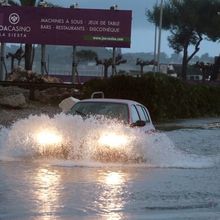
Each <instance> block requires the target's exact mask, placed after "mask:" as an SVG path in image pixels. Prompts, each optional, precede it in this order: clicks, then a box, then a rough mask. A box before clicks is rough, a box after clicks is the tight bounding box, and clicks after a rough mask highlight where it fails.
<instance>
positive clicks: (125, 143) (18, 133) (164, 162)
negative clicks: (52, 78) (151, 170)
mask: <svg viewBox="0 0 220 220" xmlns="http://www.w3.org/2000/svg"><path fill="white" fill-rule="evenodd" d="M0 155H1V156H0V160H2V159H3V158H20V159H21V158H22V159H23V158H25V159H31V160H36V159H39V158H47V159H49V160H50V159H53V160H54V159H59V160H62V164H64V163H63V161H66V162H65V164H67V165H69V164H70V161H74V163H75V162H76V161H77V162H78V164H82V161H84V162H85V161H86V164H88V162H90V163H93V162H94V163H96V162H98V163H102V164H103V163H105V164H106V163H108V164H109V163H111V164H112V163H114V164H118V163H120V164H122V163H123V164H142V165H143V164H144V165H145V166H149V167H183V168H185V167H200V166H210V164H209V163H208V164H207V163H206V162H207V161H206V162H205V161H202V162H201V158H196V157H194V156H189V155H185V154H183V153H182V152H180V151H178V150H176V149H175V146H174V144H173V143H172V141H171V140H170V139H169V138H168V137H167V136H166V135H165V134H164V133H160V132H154V133H145V132H144V131H142V130H141V129H138V128H137V129H135V128H130V127H129V126H126V125H124V124H122V123H119V122H117V121H110V120H108V119H105V118H99V119H97V118H88V119H86V120H83V119H82V118H81V117H80V116H71V115H66V114H58V115H55V116H54V117H53V118H50V117H49V116H48V115H41V116H33V115H31V116H29V117H28V118H26V119H22V120H19V121H17V122H15V123H14V124H13V125H12V126H11V127H10V128H5V127H1V128H0Z"/></svg>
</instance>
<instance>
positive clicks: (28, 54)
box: [25, 44, 34, 70]
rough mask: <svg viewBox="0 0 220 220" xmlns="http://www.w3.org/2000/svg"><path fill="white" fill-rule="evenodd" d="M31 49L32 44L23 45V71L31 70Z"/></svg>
mask: <svg viewBox="0 0 220 220" xmlns="http://www.w3.org/2000/svg"><path fill="white" fill-rule="evenodd" d="M33 56H34V55H33V48H32V44H25V69H26V70H32V65H33Z"/></svg>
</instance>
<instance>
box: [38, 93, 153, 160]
mask: <svg viewBox="0 0 220 220" xmlns="http://www.w3.org/2000/svg"><path fill="white" fill-rule="evenodd" d="M66 113H67V115H72V116H74V117H80V118H82V119H83V121H86V120H89V119H92V120H93V121H96V123H97V125H99V126H100V125H102V123H103V121H104V123H103V128H102V129H101V131H100V129H99V131H97V130H96V129H95V128H94V129H92V131H90V136H92V137H93V138H92V142H93V143H94V140H95V145H94V146H93V151H92V152H93V155H92V159H95V160H96V161H102V162H103V161H104V162H115V161H128V160H129V158H128V156H127V152H128V151H129V150H130V149H132V141H133V139H134V138H133V139H132V137H131V136H135V135H133V133H132V132H133V131H134V130H136V131H137V135H136V136H139V135H142V134H144V135H145V134H147V133H152V132H154V131H155V127H154V125H153V123H152V120H151V117H150V114H149V111H148V109H147V108H146V107H145V106H144V105H142V104H140V103H138V102H136V101H132V100H125V99H109V98H104V97H103V98H94V95H93V96H92V97H91V98H90V99H84V100H79V101H77V102H75V103H74V104H72V106H71V107H70V108H69V110H68V111H66ZM109 124H111V126H110V128H109V126H108V125H109ZM118 124H120V126H121V128H122V129H118ZM88 129H89V128H88ZM124 130H126V132H125V131H124ZM128 130H129V131H128ZM127 131H128V132H127ZM129 132H130V133H132V135H130V133H129ZM91 133H93V134H92V135H91ZM44 136H45V137H49V136H51V137H52V135H49V134H47V135H44ZM83 138H84V139H86V138H87V137H86V131H85V135H84V137H83ZM135 138H136V137H135ZM55 140H56V139H55ZM41 142H42V141H41ZM43 143H44V144H46V142H43ZM86 143H87V146H88V147H90V148H91V143H90V142H89V141H87V142H86V141H84V140H83V141H82V146H81V149H82V151H83V150H84V148H85V146H83V145H86ZM50 144H51V142H50ZM62 148H63V146H62ZM65 153H67V154H68V150H66V152H65ZM76 158H77V159H81V158H80V155H77V156H76ZM136 160H138V161H140V160H142V159H141V155H138V156H137V158H136Z"/></svg>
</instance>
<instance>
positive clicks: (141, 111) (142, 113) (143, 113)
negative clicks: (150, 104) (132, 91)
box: [137, 105, 149, 122]
mask: <svg viewBox="0 0 220 220" xmlns="http://www.w3.org/2000/svg"><path fill="white" fill-rule="evenodd" d="M137 110H138V113H139V115H140V118H141V120H142V121H146V122H148V121H149V117H148V114H147V111H146V109H145V108H144V107H143V106H141V105H137Z"/></svg>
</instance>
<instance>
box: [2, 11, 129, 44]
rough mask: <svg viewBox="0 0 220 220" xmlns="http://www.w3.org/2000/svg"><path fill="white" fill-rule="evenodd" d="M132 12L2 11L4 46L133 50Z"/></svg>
mask: <svg viewBox="0 0 220 220" xmlns="http://www.w3.org/2000/svg"><path fill="white" fill-rule="evenodd" d="M131 19H132V12H131V11H129V10H102V9H69V8H37V7H0V42H2V43H3V42H4V43H30V44H51V45H75V46H97V47H124V48H128V47H130V42H131Z"/></svg>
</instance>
